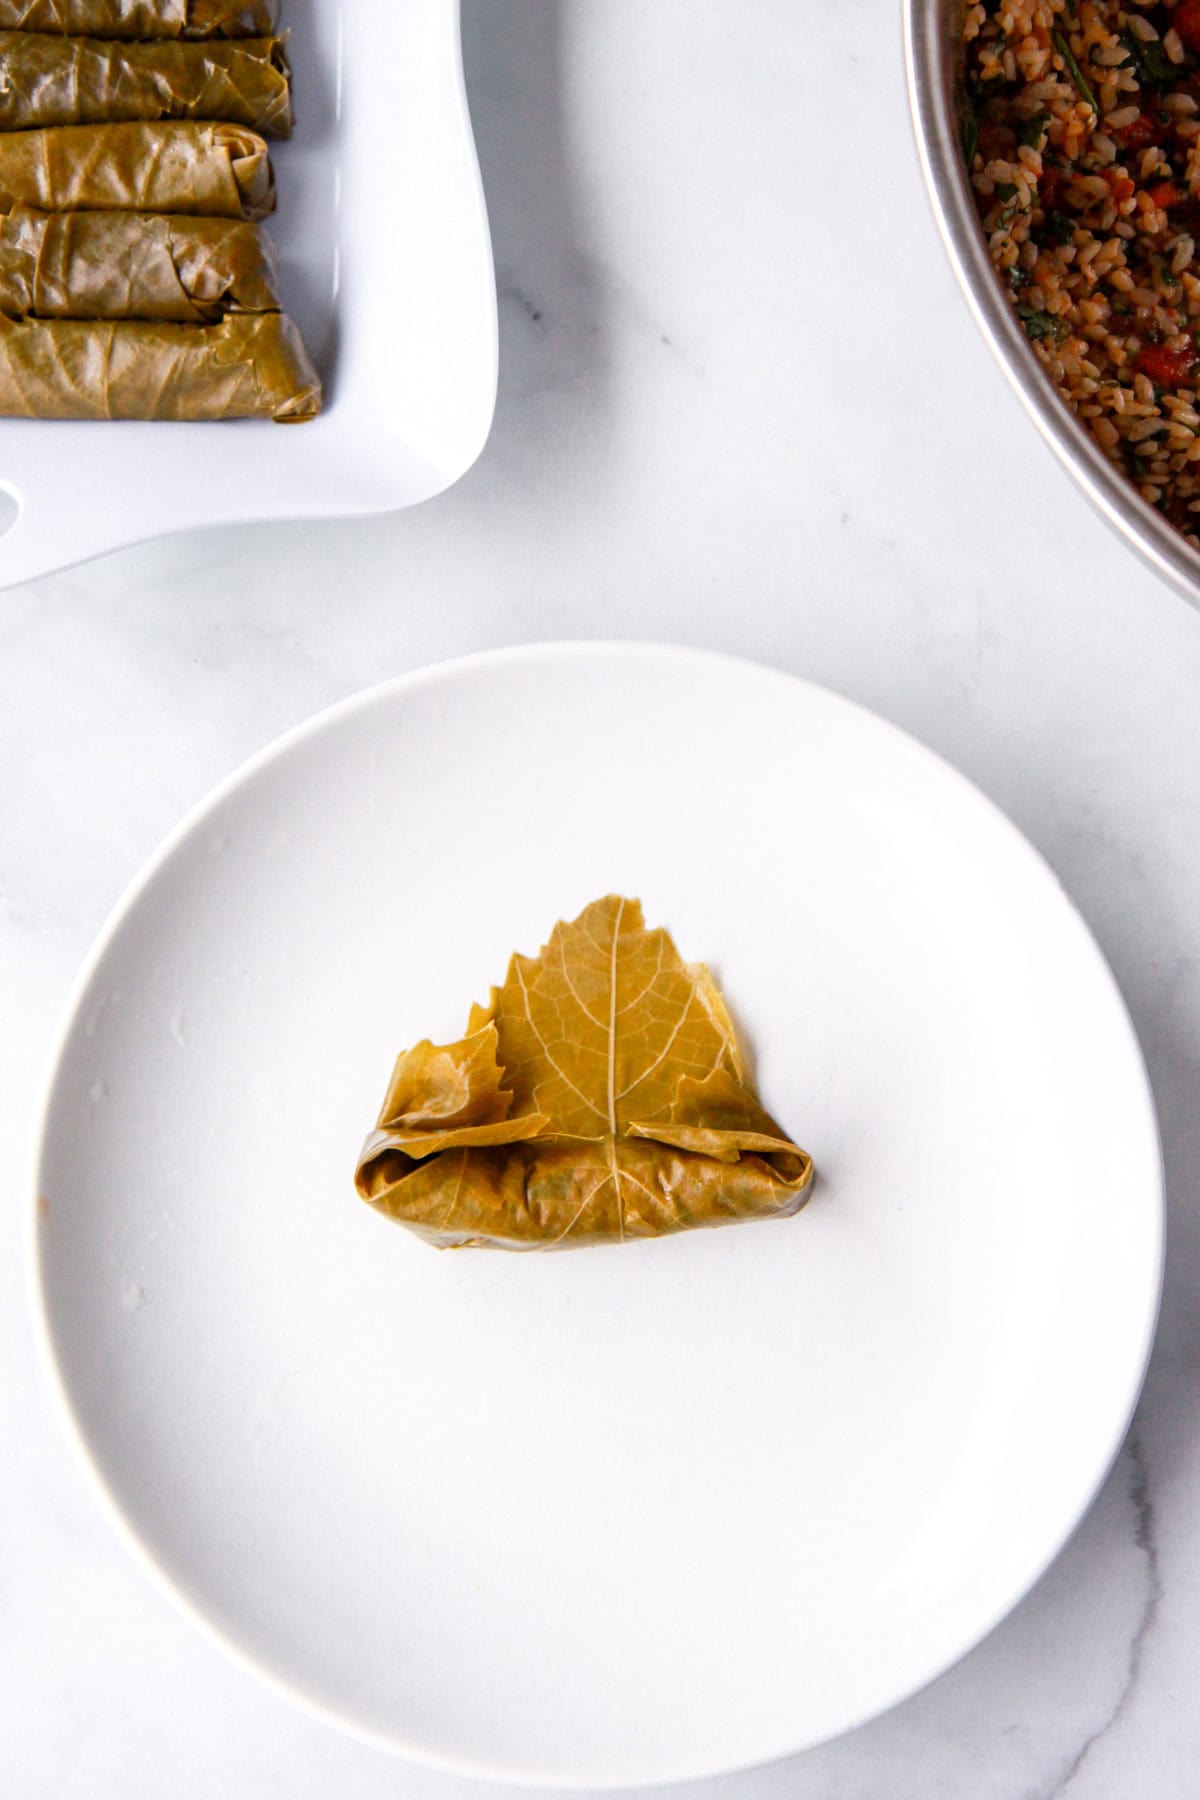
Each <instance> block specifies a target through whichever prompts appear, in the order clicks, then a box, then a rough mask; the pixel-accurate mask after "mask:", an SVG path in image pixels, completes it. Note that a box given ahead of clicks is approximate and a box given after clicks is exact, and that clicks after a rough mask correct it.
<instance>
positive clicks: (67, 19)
mask: <svg viewBox="0 0 1200 1800" xmlns="http://www.w3.org/2000/svg"><path fill="white" fill-rule="evenodd" d="M274 30H275V6H274V3H273V0H0V31H46V32H57V33H59V34H60V35H65V36H70V37H99V38H177V37H183V38H209V37H223V38H238V37H270V35H271V33H272V32H273V31H274Z"/></svg>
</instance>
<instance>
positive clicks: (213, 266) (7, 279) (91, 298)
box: [0, 206, 279, 325]
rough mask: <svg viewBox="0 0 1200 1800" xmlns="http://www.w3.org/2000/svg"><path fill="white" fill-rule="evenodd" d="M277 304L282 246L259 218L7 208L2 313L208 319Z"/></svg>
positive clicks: (0, 265)
mask: <svg viewBox="0 0 1200 1800" xmlns="http://www.w3.org/2000/svg"><path fill="white" fill-rule="evenodd" d="M278 309H279V275H278V266H277V258H276V254H275V247H274V245H273V244H272V242H271V240H270V238H269V237H268V236H267V235H266V233H265V232H264V231H263V229H262V227H261V226H260V225H247V224H246V223H245V222H244V221H243V220H241V219H194V218H188V217H186V216H183V217H180V216H177V215H170V214H166V213H122V212H65V213H44V212H36V211H35V210H34V209H33V208H32V207H28V206H18V207H15V208H14V209H13V211H12V212H11V213H9V214H8V215H7V216H6V217H5V216H0V312H2V313H6V314H7V315H8V317H9V318H12V319H22V318H38V319H166V320H173V321H175V322H176V323H179V324H187V325H205V324H209V323H211V322H213V321H215V320H217V319H220V318H222V317H223V316H224V315H225V313H227V312H276V311H278Z"/></svg>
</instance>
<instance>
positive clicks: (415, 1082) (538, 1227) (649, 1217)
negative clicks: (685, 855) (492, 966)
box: [356, 894, 813, 1250]
mask: <svg viewBox="0 0 1200 1800" xmlns="http://www.w3.org/2000/svg"><path fill="white" fill-rule="evenodd" d="M812 1175H813V1168H812V1160H811V1158H810V1157H809V1156H807V1155H806V1154H805V1152H804V1151H803V1150H799V1149H797V1147H796V1145H795V1144H793V1143H792V1142H791V1141H790V1139H788V1138H787V1137H786V1136H785V1135H784V1133H783V1132H782V1131H781V1130H780V1128H779V1126H778V1125H776V1123H775V1121H774V1120H773V1119H772V1118H770V1116H769V1115H768V1114H767V1113H766V1112H764V1111H763V1108H762V1107H761V1105H760V1104H759V1102H758V1100H757V1098H756V1096H755V1095H754V1093H753V1092H752V1090H751V1089H750V1087H749V1085H748V1082H747V1076H746V1070H745V1065H744V1063H743V1060H742V1056H741V1052H740V1050H739V1049H738V1044H737V1039H736V1036H735V1034H734V1029H733V1023H732V1021H731V1019H730V1017H729V1014H728V1012H727V1011H726V1009H725V1004H724V1002H723V1000H722V999H721V996H720V994H719V993H718V991H717V988H716V985H715V983H714V982H713V979H712V977H711V975H710V974H709V972H708V970H707V969H706V968H705V967H704V966H703V964H699V963H690V964H689V963H685V962H684V961H683V960H682V958H681V957H680V955H679V953H678V951H677V950H676V948H675V946H674V944H673V943H672V941H671V939H670V937H669V936H668V934H667V933H666V932H665V931H648V930H647V929H646V928H645V925H644V923H643V920H642V910H641V907H640V905H639V904H638V902H637V901H636V900H625V899H622V898H621V897H620V896H619V895H616V894H610V895H608V896H607V897H606V898H605V899H603V900H596V901H594V902H593V903H592V905H591V906H589V907H587V908H586V909H585V910H584V911H583V912H582V913H581V914H580V915H579V917H578V918H577V919H576V920H575V921H574V922H573V923H572V924H558V925H556V926H555V927H554V930H553V932H552V933H551V935H550V941H549V943H548V944H547V945H546V946H545V948H544V949H543V950H542V952H541V954H540V955H539V956H537V957H525V956H520V955H516V956H514V957H513V959H512V961H511V963H510V965H509V970H508V975H507V977H506V978H505V982H504V985H503V987H500V988H493V989H492V996H491V1000H490V1002H489V1004H488V1005H487V1006H486V1007H480V1006H475V1007H473V1008H472V1010H471V1016H470V1019H469V1021H468V1026H467V1034H466V1036H465V1037H463V1038H462V1039H461V1040H460V1041H459V1042H458V1043H456V1044H444V1045H434V1044H431V1043H429V1042H428V1041H423V1042H421V1043H419V1044H417V1045H416V1047H415V1048H414V1049H412V1050H407V1051H405V1052H404V1053H403V1054H402V1055H401V1056H400V1057H399V1059H398V1061H397V1063H396V1067H395V1071H394V1073H393V1075H392V1081H391V1085H390V1087H389V1089H388V1093H387V1097H386V1099H385V1100H384V1104H383V1109H382V1111H381V1113H380V1115H379V1123H378V1127H377V1129H376V1130H375V1131H374V1132H373V1133H372V1134H371V1135H370V1137H368V1139H367V1142H366V1144H365V1145H364V1147H363V1152H362V1155H361V1157H360V1159H359V1164H358V1170H357V1174H356V1185H357V1187H358V1191H359V1193H360V1194H361V1195H362V1197H363V1199H364V1200H366V1201H368V1202H369V1204H370V1205H372V1206H373V1207H375V1208H376V1209H377V1210H378V1211H379V1212H382V1213H385V1214H386V1215H387V1216H388V1217H389V1218H393V1219H397V1220H399V1221H400V1222H401V1223H402V1224H404V1225H407V1226H409V1227H410V1228H411V1229H412V1230H413V1231H415V1232H417V1233H418V1234H419V1235H420V1236H421V1237H424V1238H426V1239H427V1240H428V1241H429V1242H431V1243H434V1244H438V1245H441V1246H443V1247H452V1246H463V1245H482V1244H488V1245H494V1246H496V1247H499V1248H503V1249H509V1250H536V1249H556V1248H561V1247H569V1246H572V1245H578V1244H594V1243H611V1242H621V1241H623V1240H624V1239H626V1238H634V1237H658V1236H661V1235H663V1234H665V1233H667V1232H672V1231H685V1230H687V1229H689V1228H691V1227H694V1226H702V1225H723V1224H728V1223H732V1222H734V1221H736V1220H739V1219H751V1218H779V1217H785V1216H787V1215H790V1214H792V1213H794V1212H797V1211H798V1210H799V1209H800V1207H801V1206H802V1205H803V1204H804V1202H805V1200H807V1198H808V1196H809V1192H810V1189H811V1185H812Z"/></svg>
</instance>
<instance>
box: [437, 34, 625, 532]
mask: <svg viewBox="0 0 1200 1800" xmlns="http://www.w3.org/2000/svg"><path fill="white" fill-rule="evenodd" d="M462 30H463V58H464V63H465V67H466V77H467V89H468V94H469V98H470V103H471V114H472V120H473V124H474V128H475V138H476V143H477V146H478V151H479V161H480V166H481V169H482V172H483V183H484V188H485V191H486V194H487V203H488V213H489V218H490V222H491V231H492V243H493V249H494V254H495V263H496V288H497V298H498V301H499V314H500V386H499V393H498V397H497V405H496V417H495V423H494V425H493V428H492V435H491V440H490V443H489V446H488V449H487V450H486V451H485V453H484V454H485V459H486V460H487V461H488V462H489V463H491V464H493V465H495V464H496V463H501V464H503V465H504V472H505V477H506V479H505V481H504V485H505V486H506V487H507V486H509V485H510V484H512V483H514V482H515V483H516V485H518V486H520V487H521V488H522V490H524V491H526V493H528V490H529V489H534V490H536V489H537V488H538V487H539V486H541V484H542V480H543V478H544V479H546V480H547V481H548V482H549V483H552V484H553V489H554V492H555V494H556V495H557V496H559V497H561V494H562V491H563V482H564V478H565V477H578V478H580V479H583V478H584V471H583V468H582V467H581V464H586V465H587V466H588V467H590V468H593V469H594V468H595V467H596V466H597V463H601V464H602V463H603V462H604V460H605V458H604V445H605V442H606V440H607V436H608V425H609V417H610V407H609V391H608V390H609V381H608V376H609V344H608V333H607V330H606V317H607V310H608V309H607V305H606V291H605V290H606V282H605V278H604V275H603V272H602V270H601V269H600V267H599V265H598V263H597V262H596V260H595V258H594V257H593V256H592V255H591V254H590V253H589V250H588V245H587V228H586V218H585V216H584V206H583V201H582V196H581V193H580V186H579V183H578V181H577V179H576V175H575V171H574V169H573V166H572V160H571V144H570V138H569V132H568V129H567V116H566V112H565V109H564V105H563V74H562V45H563V27H562V18H561V7H560V6H559V4H558V0H505V4H504V5H502V6H497V5H496V4H495V3H494V0H464V4H463V19H462Z"/></svg>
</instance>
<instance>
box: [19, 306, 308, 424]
mask: <svg viewBox="0 0 1200 1800" xmlns="http://www.w3.org/2000/svg"><path fill="white" fill-rule="evenodd" d="M320 410H321V380H320V377H319V375H318V374H317V372H316V370H315V369H314V368H313V365H312V363H311V361H310V360H309V356H308V352H307V351H306V350H305V348H304V344H303V341H302V340H301V337H300V333H299V332H298V331H297V329H296V327H295V326H294V325H293V324H292V322H291V320H290V319H288V318H286V317H285V316H284V314H283V313H230V314H229V316H228V317H227V318H226V319H223V320H222V322H221V323H220V324H219V325H159V324H151V323H143V322H136V323H135V322H132V321H126V322H122V323H119V324H112V323H108V322H103V323H101V322H89V321H82V320H74V319H23V320H21V321H20V322H19V323H15V322H14V321H12V320H10V319H4V318H0V415H3V416H5V417H7V418H20V419H250V418H257V419H274V420H276V421H277V422H278V423H280V424H292V423H296V422H299V421H301V420H305V419H312V418H315V417H316V415H317V413H318V412H320Z"/></svg>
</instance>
